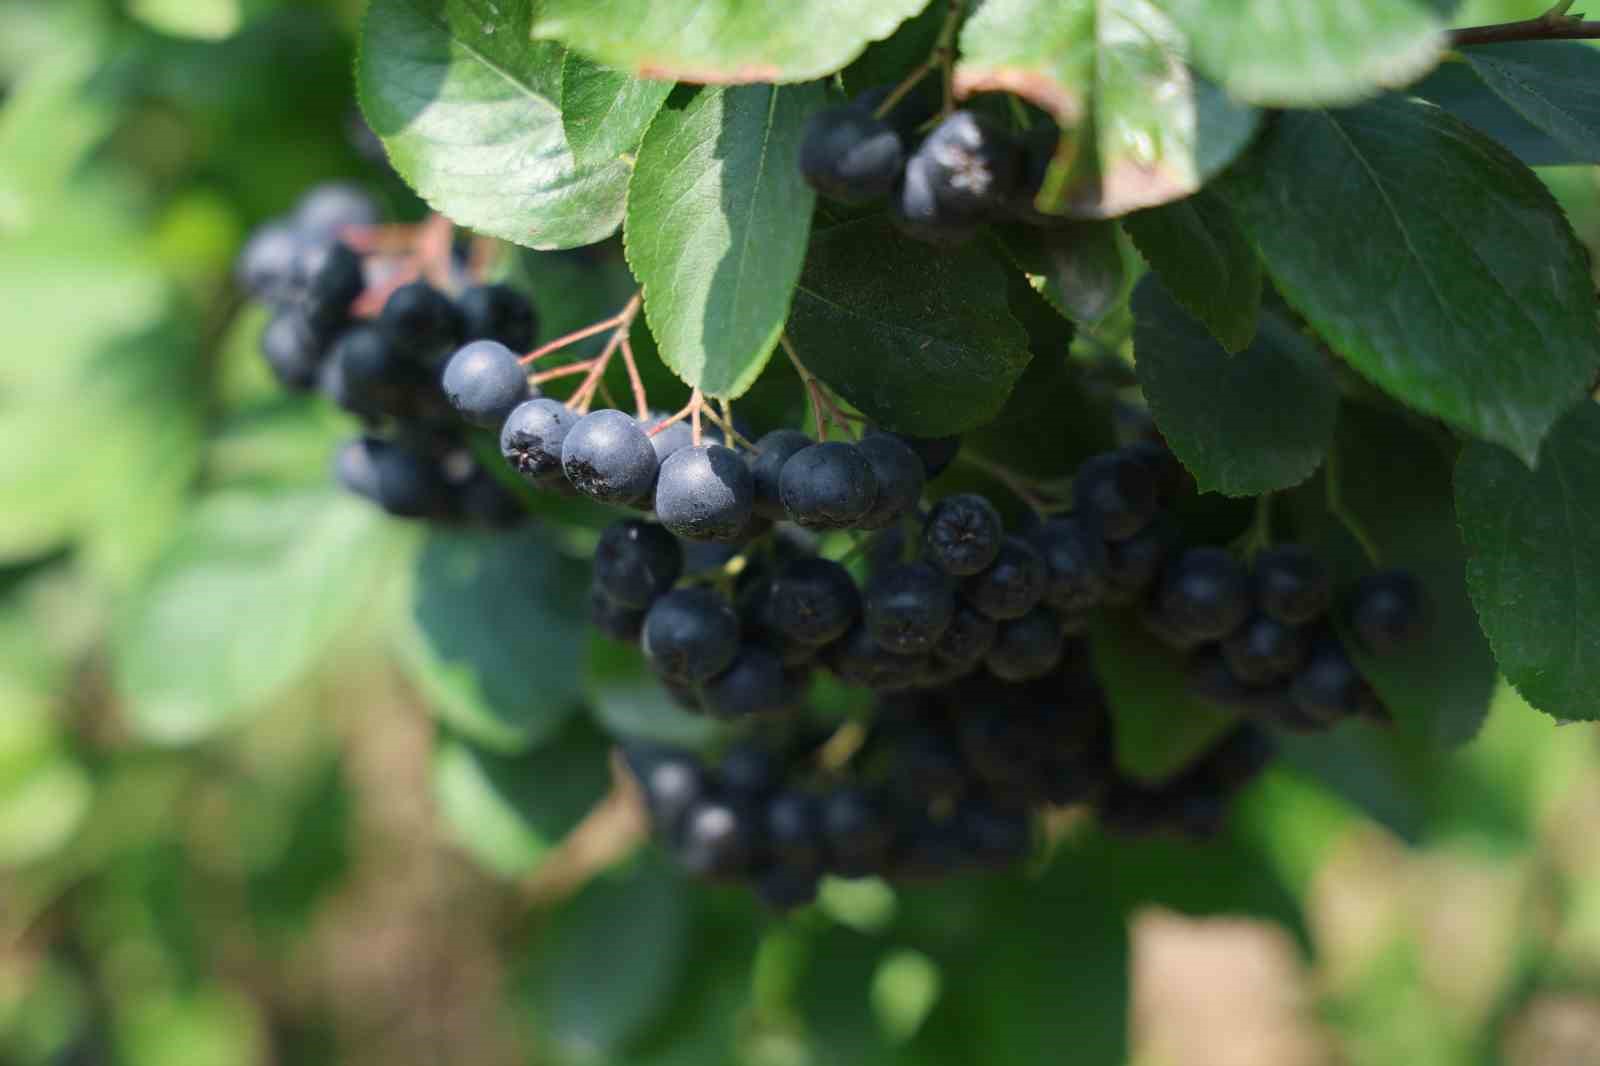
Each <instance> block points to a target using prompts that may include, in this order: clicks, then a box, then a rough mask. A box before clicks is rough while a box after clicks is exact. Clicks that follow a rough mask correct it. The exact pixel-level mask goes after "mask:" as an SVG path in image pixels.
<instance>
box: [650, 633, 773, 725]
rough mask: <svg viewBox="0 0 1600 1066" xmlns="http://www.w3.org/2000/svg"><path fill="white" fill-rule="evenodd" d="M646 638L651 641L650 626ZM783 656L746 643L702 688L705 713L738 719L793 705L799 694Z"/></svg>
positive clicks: (757, 645) (701, 698)
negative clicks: (727, 664)
mask: <svg viewBox="0 0 1600 1066" xmlns="http://www.w3.org/2000/svg"><path fill="white" fill-rule="evenodd" d="M645 639H646V641H647V642H648V640H649V632H648V630H647V632H646V634H645ZM791 682H792V679H791V677H790V676H789V672H788V670H787V668H786V667H785V666H784V665H783V659H782V657H781V656H779V655H778V653H777V652H775V651H773V650H772V649H771V648H767V647H764V646H763V645H760V644H746V645H745V646H744V647H743V648H742V649H740V651H739V654H738V656H737V658H735V659H734V660H733V664H732V665H731V666H729V667H728V668H727V669H726V670H724V671H722V672H721V673H719V674H718V675H717V676H716V677H714V678H712V679H711V680H709V681H707V682H705V683H704V685H703V686H702V687H701V689H700V702H701V704H702V705H703V706H704V707H705V710H706V713H707V714H710V715H713V716H715V717H717V718H725V719H739V718H748V717H751V716H752V715H762V714H777V713H779V712H782V711H786V710H788V709H789V708H790V707H792V706H794V702H795V699H796V697H797V695H798V692H797V689H796V686H795V685H794V684H792V683H791Z"/></svg>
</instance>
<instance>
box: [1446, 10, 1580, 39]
mask: <svg viewBox="0 0 1600 1066" xmlns="http://www.w3.org/2000/svg"><path fill="white" fill-rule="evenodd" d="M1572 4H1573V0H1562V2H1561V3H1558V4H1556V5H1555V6H1554V7H1552V8H1551V9H1550V10H1549V11H1546V12H1545V13H1544V14H1542V15H1540V16H1539V17H1538V18H1531V19H1523V20H1522V21H1520V22H1500V23H1496V24H1494V25H1490V26H1467V27H1465V28H1463V29H1459V30H1451V31H1450V45H1451V47H1453V48H1463V47H1466V46H1468V45H1474V44H1505V43H1507V42H1510V41H1583V40H1596V39H1600V21H1596V20H1593V19H1590V20H1585V19H1583V18H1582V17H1581V16H1577V15H1569V14H1567V12H1568V11H1569V10H1570V9H1571V8H1572Z"/></svg>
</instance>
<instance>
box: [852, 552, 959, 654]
mask: <svg viewBox="0 0 1600 1066" xmlns="http://www.w3.org/2000/svg"><path fill="white" fill-rule="evenodd" d="M864 602H865V606H864V614H865V618H866V623H867V632H869V633H870V634H872V639H873V640H875V641H876V642H877V643H878V644H880V645H881V646H883V647H884V648H887V649H888V650H889V651H891V652H894V653H895V654H897V655H921V654H923V653H926V652H930V651H932V650H933V647H934V645H936V644H938V643H939V638H940V637H942V636H943V635H944V631H945V630H946V629H948V628H949V627H950V622H951V620H952V619H954V618H955V614H956V594H955V589H954V588H953V587H952V585H951V583H950V580H949V578H947V577H946V576H945V575H944V574H941V573H940V572H939V571H937V570H935V569H934V568H933V567H931V566H928V565H927V564H925V563H901V564H899V565H897V566H891V567H887V568H885V569H883V570H880V571H879V572H878V573H876V574H874V575H873V576H872V579H871V581H869V582H868V583H867V589H866V595H865V597H864Z"/></svg>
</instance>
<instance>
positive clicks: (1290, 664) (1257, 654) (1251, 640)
mask: <svg viewBox="0 0 1600 1066" xmlns="http://www.w3.org/2000/svg"><path fill="white" fill-rule="evenodd" d="M1305 652H1306V649H1305V637H1304V636H1303V635H1302V634H1301V632H1300V630H1298V629H1295V628H1294V627H1293V626H1286V625H1284V624H1283V623H1282V622H1280V621H1278V620H1277V619H1276V618H1270V617H1268V616H1267V615H1264V614H1258V615H1256V616H1255V617H1254V618H1252V619H1250V620H1249V621H1248V622H1246V623H1245V624H1244V625H1243V626H1242V627H1240V628H1239V630H1238V631H1237V632H1235V633H1233V634H1232V635H1231V636H1229V637H1228V639H1227V640H1224V641H1223V642H1222V655H1223V658H1225V659H1226V660H1227V662H1228V669H1229V670H1230V671H1232V672H1233V676H1234V677H1237V678H1238V679H1239V680H1240V681H1243V682H1244V683H1245V684H1247V685H1270V684H1273V683H1274V682H1277V681H1282V680H1284V679H1285V678H1287V677H1288V676H1289V675H1290V674H1292V673H1294V672H1295V670H1296V669H1298V668H1299V666H1300V663H1301V661H1302V660H1304V658H1305Z"/></svg>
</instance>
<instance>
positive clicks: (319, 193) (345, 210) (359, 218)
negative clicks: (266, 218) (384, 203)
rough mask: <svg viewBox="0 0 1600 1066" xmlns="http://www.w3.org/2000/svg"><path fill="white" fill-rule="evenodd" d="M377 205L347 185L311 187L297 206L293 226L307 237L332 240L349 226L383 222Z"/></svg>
mask: <svg viewBox="0 0 1600 1066" xmlns="http://www.w3.org/2000/svg"><path fill="white" fill-rule="evenodd" d="M382 217H383V216H382V213H381V212H380V211H379V210H378V203H377V201H376V200H374V199H373V198H372V197H371V196H370V195H369V194H368V193H367V192H366V191H365V190H363V189H362V188H360V187H359V186H357V185H352V184H350V183H348V182H342V181H330V182H325V183H324V184H321V185H317V186H314V187H312V188H311V189H310V190H308V191H307V192H306V194H305V195H304V196H302V197H301V198H300V202H299V203H298V204H296V205H295V209H294V218H293V224H294V227H295V228H296V229H298V230H299V231H300V232H302V233H305V234H307V235H308V236H312V237H317V238H321V239H324V240H332V239H334V238H336V237H338V236H339V234H340V233H341V232H342V231H343V230H344V229H345V228H346V227H349V226H375V225H377V224H378V223H379V222H380V221H381V220H382Z"/></svg>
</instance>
